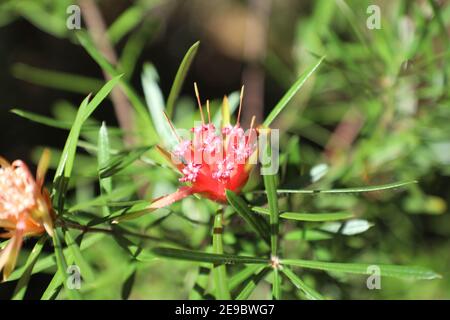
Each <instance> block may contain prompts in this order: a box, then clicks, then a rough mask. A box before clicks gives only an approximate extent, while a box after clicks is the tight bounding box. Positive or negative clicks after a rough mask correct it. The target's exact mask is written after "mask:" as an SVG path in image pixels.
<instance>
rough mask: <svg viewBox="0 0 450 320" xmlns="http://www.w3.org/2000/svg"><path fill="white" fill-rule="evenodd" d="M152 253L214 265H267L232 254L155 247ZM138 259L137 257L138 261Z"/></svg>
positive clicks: (265, 262)
mask: <svg viewBox="0 0 450 320" xmlns="http://www.w3.org/2000/svg"><path fill="white" fill-rule="evenodd" d="M152 252H153V253H154V254H155V255H157V256H159V257H164V258H169V259H177V260H187V261H195V262H209V263H214V264H220V263H223V264H268V263H269V260H268V259H264V258H257V257H246V256H236V255H232V254H214V253H205V252H199V251H192V250H182V249H172V248H163V247H157V248H153V249H152ZM139 258H140V257H138V260H139Z"/></svg>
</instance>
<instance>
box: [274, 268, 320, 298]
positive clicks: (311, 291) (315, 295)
mask: <svg viewBox="0 0 450 320" xmlns="http://www.w3.org/2000/svg"><path fill="white" fill-rule="evenodd" d="M281 271H282V272H283V273H284V274H285V275H286V277H288V279H289V280H291V282H292V283H293V284H294V285H295V286H296V287H297V288H298V289H300V290H301V291H303V293H304V294H305V295H306V297H307V298H308V299H310V300H324V298H323V297H322V295H321V294H320V293H318V292H317V291H316V290H314V289H313V288H311V287H310V286H308V285H307V284H306V283H304V282H303V281H302V280H301V279H300V278H299V277H298V276H297V275H296V274H295V273H294V272H293V271H292V270H291V269H289V268H287V267H284V268H283V269H281Z"/></svg>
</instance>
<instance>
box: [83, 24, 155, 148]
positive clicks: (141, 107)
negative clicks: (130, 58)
mask: <svg viewBox="0 0 450 320" xmlns="http://www.w3.org/2000/svg"><path fill="white" fill-rule="evenodd" d="M76 36H77V39H78V41H79V42H80V44H81V46H83V48H84V49H85V50H86V51H87V53H88V54H89V55H90V56H91V57H92V59H94V60H95V62H97V64H98V65H99V66H100V67H101V68H102V69H103V70H104V71H105V72H106V73H107V74H108V75H110V76H111V77H116V76H118V75H120V74H121V73H120V72H119V71H117V70H116V69H115V67H114V66H113V65H111V63H109V62H108V60H106V58H105V57H104V56H103V55H102V54H101V53H100V52H99V51H98V50H97V49H96V47H95V45H94V44H93V43H92V40H91V39H90V37H89V35H88V34H87V33H86V32H85V31H79V32H77V33H76ZM120 84H121V87H122V89H123V91H124V93H125V94H126V96H127V97H128V99H129V100H130V102H131V104H132V105H133V107H134V109H135V110H136V113H137V116H138V120H139V121H141V123H142V124H143V127H144V128H145V130H146V131H145V134H146V138H147V139H146V141H147V142H148V143H154V142H155V140H156V139H155V138H156V137H155V133H154V129H153V124H152V122H151V121H150V117H149V115H148V112H147V110H146V107H145V104H144V103H143V102H142V100H141V98H140V97H139V95H138V94H137V93H136V91H135V90H134V89H133V87H132V86H130V85H129V84H128V82H126V81H125V80H124V79H121V80H120Z"/></svg>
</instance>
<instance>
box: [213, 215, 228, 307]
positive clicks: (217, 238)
mask: <svg viewBox="0 0 450 320" xmlns="http://www.w3.org/2000/svg"><path fill="white" fill-rule="evenodd" d="M222 219H223V210H219V211H218V212H217V213H216V215H215V217H214V228H213V252H214V253H215V254H218V255H221V254H223V241H222V233H223V225H222ZM212 273H213V278H214V285H215V292H216V297H217V298H218V299H220V300H230V299H231V296H230V291H229V289H228V277H227V270H226V266H225V265H223V264H219V265H214V267H213V269H212Z"/></svg>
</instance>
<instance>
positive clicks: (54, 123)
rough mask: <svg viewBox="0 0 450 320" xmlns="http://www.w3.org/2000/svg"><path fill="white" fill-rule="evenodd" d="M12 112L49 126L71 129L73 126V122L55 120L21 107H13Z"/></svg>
mask: <svg viewBox="0 0 450 320" xmlns="http://www.w3.org/2000/svg"><path fill="white" fill-rule="evenodd" d="M10 112H12V113H14V114H16V115H18V116H19V117H22V118H25V119H28V120H30V121H33V122H37V123H40V124H43V125H46V126H49V127H54V128H58V129H66V130H67V129H70V128H71V127H72V124H71V123H68V122H63V121H59V120H55V119H52V118H49V117H46V116H42V115H40V114H37V113H33V112H29V111H25V110H21V109H11V110H10Z"/></svg>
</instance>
